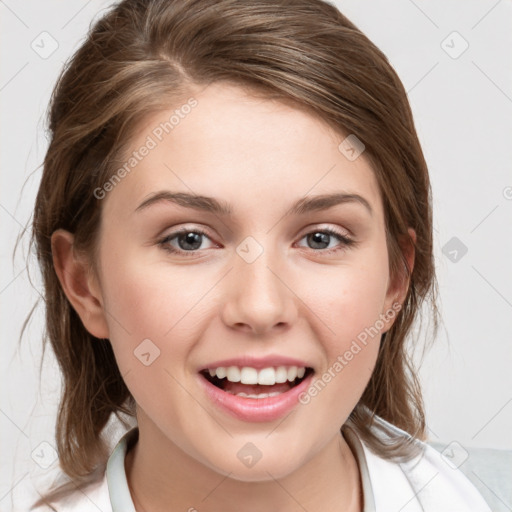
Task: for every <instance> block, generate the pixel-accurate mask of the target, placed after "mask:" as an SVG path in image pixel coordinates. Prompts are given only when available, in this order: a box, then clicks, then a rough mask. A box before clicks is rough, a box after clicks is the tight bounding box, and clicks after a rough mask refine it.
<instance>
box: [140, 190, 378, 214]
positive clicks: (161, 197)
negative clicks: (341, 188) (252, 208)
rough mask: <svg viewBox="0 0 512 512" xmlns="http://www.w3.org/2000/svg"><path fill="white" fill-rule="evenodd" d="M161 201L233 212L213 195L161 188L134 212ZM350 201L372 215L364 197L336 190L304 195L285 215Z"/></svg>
mask: <svg viewBox="0 0 512 512" xmlns="http://www.w3.org/2000/svg"><path fill="white" fill-rule="evenodd" d="M162 202H168V203H174V204H177V205H179V206H183V207H185V208H192V209H194V210H200V211H204V212H208V213H215V214H218V215H224V216H226V215H231V214H232V213H233V210H232V208H231V206H230V205H229V204H228V203H226V202H224V201H220V200H218V199H215V198H213V197H208V196H201V195H196V194H189V193H187V192H171V191H169V190H161V191H159V192H155V193H153V194H151V195H150V196H149V197H148V198H147V199H145V200H144V201H143V202H142V203H141V204H140V205H139V206H137V208H136V209H135V212H138V211H141V210H145V209H147V208H149V207H150V206H152V205H154V204H157V203H162ZM351 203H355V204H360V205H362V206H364V207H365V208H366V210H368V212H369V213H370V215H373V210H372V207H371V205H370V203H369V202H368V201H367V200H366V199H365V198H364V197H362V196H360V195H358V194H348V193H342V192H338V193H333V194H322V195H317V196H305V197H303V198H301V199H299V200H298V201H296V202H295V203H294V204H293V205H292V206H291V208H290V209H289V210H288V211H287V212H286V213H285V216H288V215H304V214H306V213H311V212H315V211H321V210H327V209H329V208H332V207H334V206H337V205H339V204H351Z"/></svg>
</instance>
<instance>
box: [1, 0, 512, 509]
mask: <svg viewBox="0 0 512 512" xmlns="http://www.w3.org/2000/svg"><path fill="white" fill-rule="evenodd" d="M110 3H111V2H107V1H100V0H90V1H88V2H86V1H77V0H74V1H68V2H65V3H64V2H57V1H56V0H45V1H44V2H42V1H36V0H27V1H24V2H20V1H14V0H4V1H2V0H0V23H1V33H2V38H3V41H2V43H3V44H2V45H1V46H0V55H1V56H0V63H1V65H0V108H1V114H2V119H3V122H2V124H1V126H0V130H1V131H0V138H1V147H2V152H1V154H0V166H1V173H0V180H1V182H0V183H1V185H0V232H1V239H2V244H1V246H0V258H1V268H2V272H1V274H0V314H1V325H2V331H1V333H2V339H1V346H2V351H1V358H0V375H1V376H2V377H1V378H2V386H1V387H0V434H1V437H0V453H2V461H3V462H2V467H1V477H0V510H2V511H3V510H25V509H26V507H25V506H23V505H22V503H24V502H25V500H27V499H28V496H29V495H30V494H33V493H35V491H34V486H36V487H37V485H38V484H36V479H37V478H48V477H49V475H50V474H51V473H52V472H54V471H55V470H56V469H57V463H56V462H54V452H53V446H55V438H54V432H53V430H54V422H55V414H56V410H57V403H58V393H59V386H60V378H59V373H58V371H57V367H56V363H55V360H54V358H53V355H52V354H50V353H48V354H47V356H46V358H45V364H44V366H43V373H42V376H41V385H40V383H39V361H40V357H41V333H42V330H43V316H42V313H43V311H42V308H41V307H40V308H38V309H37V311H36V314H35V316H34V318H33V321H32V322H31V324H30V326H29V328H28V330H27V332H26V334H25V336H24V338H23V341H22V345H21V348H20V349H19V350H18V349H17V344H18V337H19V334H20V329H21V326H22V324H23V321H24V319H25V317H26V315H27V314H28V312H29V310H30V308H31V307H32V305H33V303H34V302H35V301H36V300H37V298H38V291H37V290H38V289H41V287H40V280H39V276H38V273H37V269H35V267H32V270H31V276H32V279H33V283H34V286H35V288H33V287H32V286H31V285H30V282H29V279H28V273H27V269H26V261H25V258H26V253H27V243H26V237H24V238H25V241H24V242H23V243H22V244H21V246H20V251H19V252H18V254H17V255H16V258H15V260H14V264H13V261H12V250H13V247H14V242H15V240H16V237H17V236H18V235H19V233H20V232H21V231H23V229H24V227H25V226H26V225H27V222H28V220H29V218H30V215H31V209H32V207H33V202H34V198H35V194H36V191H37V186H38V182H39V179H40V176H41V174H40V173H41V169H40V168H39V165H40V164H41V162H42V159H43V157H44V153H45V149H46V145H47V141H46V138H45V133H44V113H45V109H46V105H47V103H48V100H49V96H50V93H51V89H52V86H53V84H54V82H55V80H56V78H57V75H58V73H59V71H60V69H61V67H62V64H63V63H64V61H65V60H66V59H67V58H68V57H69V56H70V55H71V53H72V52H73V51H74V50H75V49H76V48H77V46H78V44H79V43H80V41H81V40H82V39H83V38H84V36H85V33H86V31H87V28H88V26H89V23H90V22H91V20H93V19H95V18H97V16H98V14H99V13H100V11H101V10H103V9H104V8H105V7H107V6H108V5H110ZM336 4H337V6H338V7H339V8H340V10H341V11H342V12H343V13H344V14H345V15H347V16H348V17H349V18H350V19H351V20H352V21H353V22H354V23H355V24H356V25H357V26H358V27H359V28H360V29H361V30H363V32H365V33H366V34H367V35H368V37H370V39H372V41H374V42H375V43H376V44H377V46H378V47H379V48H381V49H382V50H383V51H384V53H385V54H386V55H387V56H388V58H389V60H390V62H391V63H392V65H393V66H394V67H395V69H396V70H397V72H398V74H399V75H400V77H401V79H402V81H403V83H404V85H405V88H406V89H407V91H408V95H409V100H410V102H411V106H412V109H413V112H414V116H415V120H416V126H417V130H418V134H419V137H420V141H421V143H422V145H423V149H424V152H425V156H426V159H427V163H428V164H429V169H430V173H431V179H432V186H433V195H434V226H435V236H436V238H435V252H436V260H437V269H438V279H439V284H440V307H441V312H442V315H443V321H444V323H443V325H442V326H441V329H440V332H439V335H438V337H437V339H436V341H435V344H434V346H433V348H432V349H431V350H430V351H429V352H427V353H426V354H425V356H424V359H423V364H422V368H421V371H420V377H421V381H422V384H423V390H424V396H425V401H426V407H427V420H428V425H429V433H430V437H431V439H432V440H435V441H438V442H441V443H445V444H446V445H448V444H449V443H452V442H453V443H456V444H453V445H452V447H456V449H457V450H458V451H457V454H458V457H461V456H463V451H461V449H462V450H463V449H464V447H493V448H507V449H512V439H511V437H510V435H509V433H510V432H511V430H512V429H511V427H512V386H511V384H512V372H511V367H512V351H511V341H512V340H511V338H512V337H511V332H512V314H511V313H512V271H511V261H512V237H511V220H512V172H511V162H512V144H511V142H512V137H511V136H512V67H511V66H510V52H511V48H512V31H511V30H510V27H511V20H512V3H511V2H510V1H505V0H501V1H496V0H492V1H487V0H486V1H475V0H472V1H467V0H466V1H459V2H457V1H452V0H448V1H447V0H436V1H425V2H420V1H419V0H416V2H413V1H412V0H396V1H394V2H384V1H367V0H365V1H361V0H359V1H358V0H350V1H348V0H347V1H338V2H336ZM43 32H47V33H48V34H49V35H45V34H43V35H41V33H43ZM454 32H457V34H454ZM56 45H58V47H56V48H55V50H54V51H53V53H51V55H49V53H50V52H51V51H52V50H53V46H56ZM466 45H467V46H468V47H467V49H465V47H466ZM464 49H465V51H463V50H464ZM465 251H467V252H465ZM33 263H34V262H33ZM419 355H421V354H418V356H417V359H419ZM112 428H113V432H116V430H115V429H116V425H113V426H112ZM41 443H43V444H41ZM461 454H462V455H461ZM45 466H48V469H45ZM13 501H14V502H15V503H16V505H15V506H13Z"/></svg>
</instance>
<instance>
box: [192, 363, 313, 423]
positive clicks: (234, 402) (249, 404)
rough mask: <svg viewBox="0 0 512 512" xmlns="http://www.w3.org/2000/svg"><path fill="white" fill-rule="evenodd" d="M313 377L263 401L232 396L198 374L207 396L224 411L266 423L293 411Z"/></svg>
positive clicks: (236, 416)
mask: <svg viewBox="0 0 512 512" xmlns="http://www.w3.org/2000/svg"><path fill="white" fill-rule="evenodd" d="M280 364H282V363H280ZM288 364H289V363H288ZM235 365H236V364H233V366H235ZM219 366H223V365H219ZM248 366H249V365H248ZM270 366H271V365H270ZM294 366H295V365H294ZM296 366H299V365H296ZM313 375H314V374H313V373H311V374H310V375H309V376H307V377H306V378H305V379H304V380H303V381H302V382H301V383H300V384H298V385H297V386H295V387H293V388H291V389H290V390H289V391H286V392H285V393H281V394H280V395H277V396H272V397H268V398H261V399H260V398H245V397H241V396H236V395H232V394H230V393H226V392H225V391H222V389H220V388H218V387H217V386H215V385H213V384H212V383H211V382H209V381H208V379H206V378H205V377H203V376H202V375H201V374H198V378H199V380H200V382H201V385H202V386H203V388H204V390H205V392H206V395H207V396H208V397H209V398H210V399H211V400H212V402H213V403H214V404H215V405H217V406H218V407H219V408H220V409H222V410H223V411H225V412H227V413H228V414H230V415H231V416H234V417H235V418H238V419H240V420H242V421H251V422H265V421H274V420H277V419H278V418H280V417H282V416H284V415H285V414H287V413H288V412H289V411H291V410H292V409H293V408H294V407H295V406H296V405H297V403H298V402H299V396H300V394H301V393H303V392H304V391H306V390H307V389H308V388H309V386H310V385H311V381H312V379H313Z"/></svg>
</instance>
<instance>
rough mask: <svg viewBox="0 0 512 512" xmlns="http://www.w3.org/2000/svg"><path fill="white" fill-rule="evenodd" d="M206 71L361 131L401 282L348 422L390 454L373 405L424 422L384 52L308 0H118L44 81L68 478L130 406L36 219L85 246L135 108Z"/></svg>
mask: <svg viewBox="0 0 512 512" xmlns="http://www.w3.org/2000/svg"><path fill="white" fill-rule="evenodd" d="M214 82H229V83H231V84H235V85H238V86H240V87H244V88H247V90H248V91H251V92H254V94H260V95H261V96H262V97H266V98H272V99H278V100H281V101H285V102H291V103H292V104H293V105H295V106H296V107H297V108H301V109H305V110H307V111H308V112H310V113H312V114H313V115H316V116H318V117H319V118H321V119H323V120H324V121H326V122H327V123H328V124H329V125H330V126H332V127H333V128H334V129H335V130H337V131H338V133H342V134H343V133H344V134H355V135H356V136H357V138H358V139H359V140H360V141H362V142H363V143H364V145H365V147H366V149H365V155H366V156H367V157H368V158H369V159H370V161H371V163H372V167H373V170H374V172H375V176H376V178H377V181H378V183H379V187H380V192H381V196H382V200H383V205H384V212H385V222H386V236H387V244H388V250H389V260H390V273H391V275H392V276H396V275H398V274H401V275H405V276H408V277H410V285H409V289H408V292H407V296H406V298H405V301H404V303H403V307H402V309H401V311H400V312H399V314H398V316H397V318H396V320H395V322H394V324H393V326H392V327H391V329H390V330H389V331H388V332H386V333H385V334H384V335H383V337H382V342H381V347H380V352H379V356H378V360H377V364H376V368H375V370H374V372H373V374H372V377H371V379H370V381H369V384H368V386H367V388H366V389H365V391H364V393H363V395H362V397H361V399H360V401H359V403H358V405H357V406H356V407H355V409H354V411H353V412H352V414H351V415H350V418H349V420H348V421H347V424H350V425H351V426H352V427H353V428H355V429H356V430H357V432H358V433H359V435H360V436H361V438H362V439H363V440H364V441H365V442H366V443H367V444H368V445H369V446H370V448H371V449H372V450H374V451H375V452H376V453H377V454H380V455H381V456H383V457H386V458H390V459H391V458H394V457H402V458H403V457H405V458H406V459H407V458H410V457H412V456H413V455H414V454H415V453H416V452H415V450H416V448H417V447H416V446H415V444H414V443H411V442H410V440H409V441H405V442H404V441H403V439H402V440H398V441H397V442H396V443H390V442H386V441H385V440H384V438H383V437H381V436H379V435H377V433H376V429H375V428H374V429H372V428H371V427H372V425H375V422H374V416H375V415H377V416H379V417H381V418H383V419H385V420H387V421H389V422H390V423H392V424H394V425H396V426H397V427H399V428H401V429H403V430H405V431H407V432H408V433H410V434H411V435H412V439H414V438H417V439H423V438H424V431H425V418H424V410H423V403H422V397H421V392H420V388H419V384H418V381H417V377H416V376H415V372H414V370H413V366H412V364H411V360H410V354H408V352H407V350H406V348H407V347H406V337H407V335H408V333H409V331H410V330H411V327H412V324H413V322H414V320H415V318H416V317H417V316H419V311H420V306H421V303H422V302H423V301H424V300H425V299H427V298H429V299H430V304H431V312H432V313H433V318H434V325H435V328H437V309H436V305H435V295H436V293H435V290H436V280H435V273H434V262H433V250H432V211H431V191H430V183H429V177H428V171H427V165H426V163H425V160H424V156H423V153H422V150H421V147H420V144H419V141H418V138H417V135H416V131H415V127H414V122H413V117H412V113H411V109H410V106H409V104H408V101H407V95H406V92H405V90H404V88H403V85H402V83H401V82H400V79H399V78H398V76H397V74H396V73H395V71H394V70H393V69H392V67H391V65H390V64H389V62H388V60H387V59H386V57H385V56H384V55H383V53H382V52H381V51H380V50H379V49H378V48H376V46H375V45H374V44H373V43H372V42H371V41H370V40H369V39H368V38H367V37H366V36H365V35H364V34H362V33H361V31H360V30H359V29H357V27H355V26H354V25H353V24H352V23H351V22H350V21H349V20H347V18H345V17H344V16H343V15H342V14H341V13H340V12H339V11H338V10H337V9H336V8H335V7H334V6H332V5H331V4H329V3H326V2H324V1H321V0H244V1H243V2H240V1H235V0H218V1H212V0H125V1H122V2H119V3H117V4H115V5H114V6H113V8H111V9H110V10H109V11H108V12H107V13H106V14H105V15H104V16H103V17H102V18H101V19H100V20H99V21H97V22H96V23H95V24H94V26H93V27H92V28H91V30H90V32H89V34H88V37H87V39H86V41H85V42H84V43H83V44H82V46H81V47H80V48H79V49H78V51H77V52H76V53H75V54H74V55H73V57H72V58H71V59H70V61H69V62H68V63H67V65H66V67H65V68H64V70H63V71H62V73H61V75H60V77H59V80H58V82H57V84H56V86H55V89H54V91H53V95H52V99H51V103H50V109H49V128H50V144H49V148H48V151H47V154H46V156H45V159H44V170H43V176H42V179H41V184H40V188H39V192H38V195H37V200H36V204H35V211H34V219H33V230H32V240H31V241H32V242H34V240H35V243H36V249H37V257H38V262H39V265H40V267H41V270H42V274H43V279H44V297H45V301H46V324H47V328H46V336H45V340H44V341H45V343H46V342H47V340H49V341H50V343H51V345H52V347H53V350H54V352H55V355H56V357H57V361H58V363H59V366H60V368H61V370H62V375H63V393H62V397H61V402H60V406H59V411H58V417H57V423H56V442H57V448H58V455H59V460H60V466H61V468H62V470H63V472H64V473H65V474H66V475H68V476H69V477H70V478H71V479H72V480H73V481H74V482H75V484H83V483H85V482H87V481H88V480H91V478H92V476H93V475H96V473H97V470H98V468H101V467H103V466H104V464H105V462H106V459H107V458H108V447H107V444H106V442H105V439H103V438H102V432H103V430H104V427H105V425H106V424H107V422H108V421H109V418H110V417H111V415H112V413H114V414H115V415H116V416H118V417H119V413H125V414H128V415H129V416H132V417H133V416H134V414H135V403H134V400H133V397H132V396H131V394H130V392H129V391H128V389H127V387H126V385H125V383H124V381H123V379H122V377H121V375H120V372H119V369H118V367H117V364H116V361H115V358H114V354H113V351H112V348H111V346H110V343H109V341H108V340H102V339H97V338H95V337H94V336H92V335H91V334H89V332H88V331H87V330H86V329H85V328H84V326H83V324H82V322H81V320H80V318H79V316H78V315H77V313H76V312H75V311H74V309H73V308H72V306H71V304H70V303H69V301H68V299H67V298H66V296H65V294H64V292H63V290H62V288H61V286H60V283H59V280H58V278H57V275H56V273H55V270H54V267H53V263H52V251H51V242H50V240H51V235H52V233H53V232H54V231H55V230H57V229H59V228H63V229H66V230H68V231H70V232H72V233H74V236H75V246H76V248H77V250H80V251H84V252H85V253H86V254H90V255H93V256H94V254H95V250H96V245H95V243H96V235H97V232H98V226H99V221H100V216H101V202H100V201H99V200H98V199H97V198H96V197H95V195H94V194H93V191H94V190H95V189H96V188H97V187H101V186H102V185H103V184H104V183H106V182H107V181H108V180H109V178H110V177H111V176H112V175H113V173H114V172H115V170H116V164H118V163H119V162H120V161H123V160H122V158H121V155H122V154H123V151H124V150H125V149H126V148H127V147H129V143H130V140H132V138H133V136H134V134H135V133H136V130H137V128H138V127H140V126H141V122H142V120H143V119H144V118H145V117H146V116H147V115H148V114H150V113H152V112H156V111H159V110H163V109H168V108H169V105H173V104H176V105H177V104H178V101H179V100H180V99H181V100H182V99H183V98H187V97H189V96H190V94H191V91H192V92H193V91H196V90H199V89H200V88H204V87H206V86H208V85H209V84H211V83H214ZM409 227H411V228H413V229H414V230H415V231H416V236H417V239H416V242H415V264H414V268H413V271H412V273H411V272H410V270H409V269H408V268H407V264H406V262H405V258H404V256H403V253H402V251H401V249H400V246H399V243H398V241H399V240H400V239H406V240H409V241H410V242H411V243H414V242H412V241H411V240H410V238H409V235H408V233H407V229H408V228H409ZM92 261H93V262H94V257H93V258H92ZM384 430H385V429H384ZM395 437H396V436H395ZM96 476H97V475H96ZM96 476H95V477H96ZM57 494H58V493H55V494H54V495H53V496H57ZM49 496H50V495H48V496H46V498H48V497H49Z"/></svg>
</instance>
